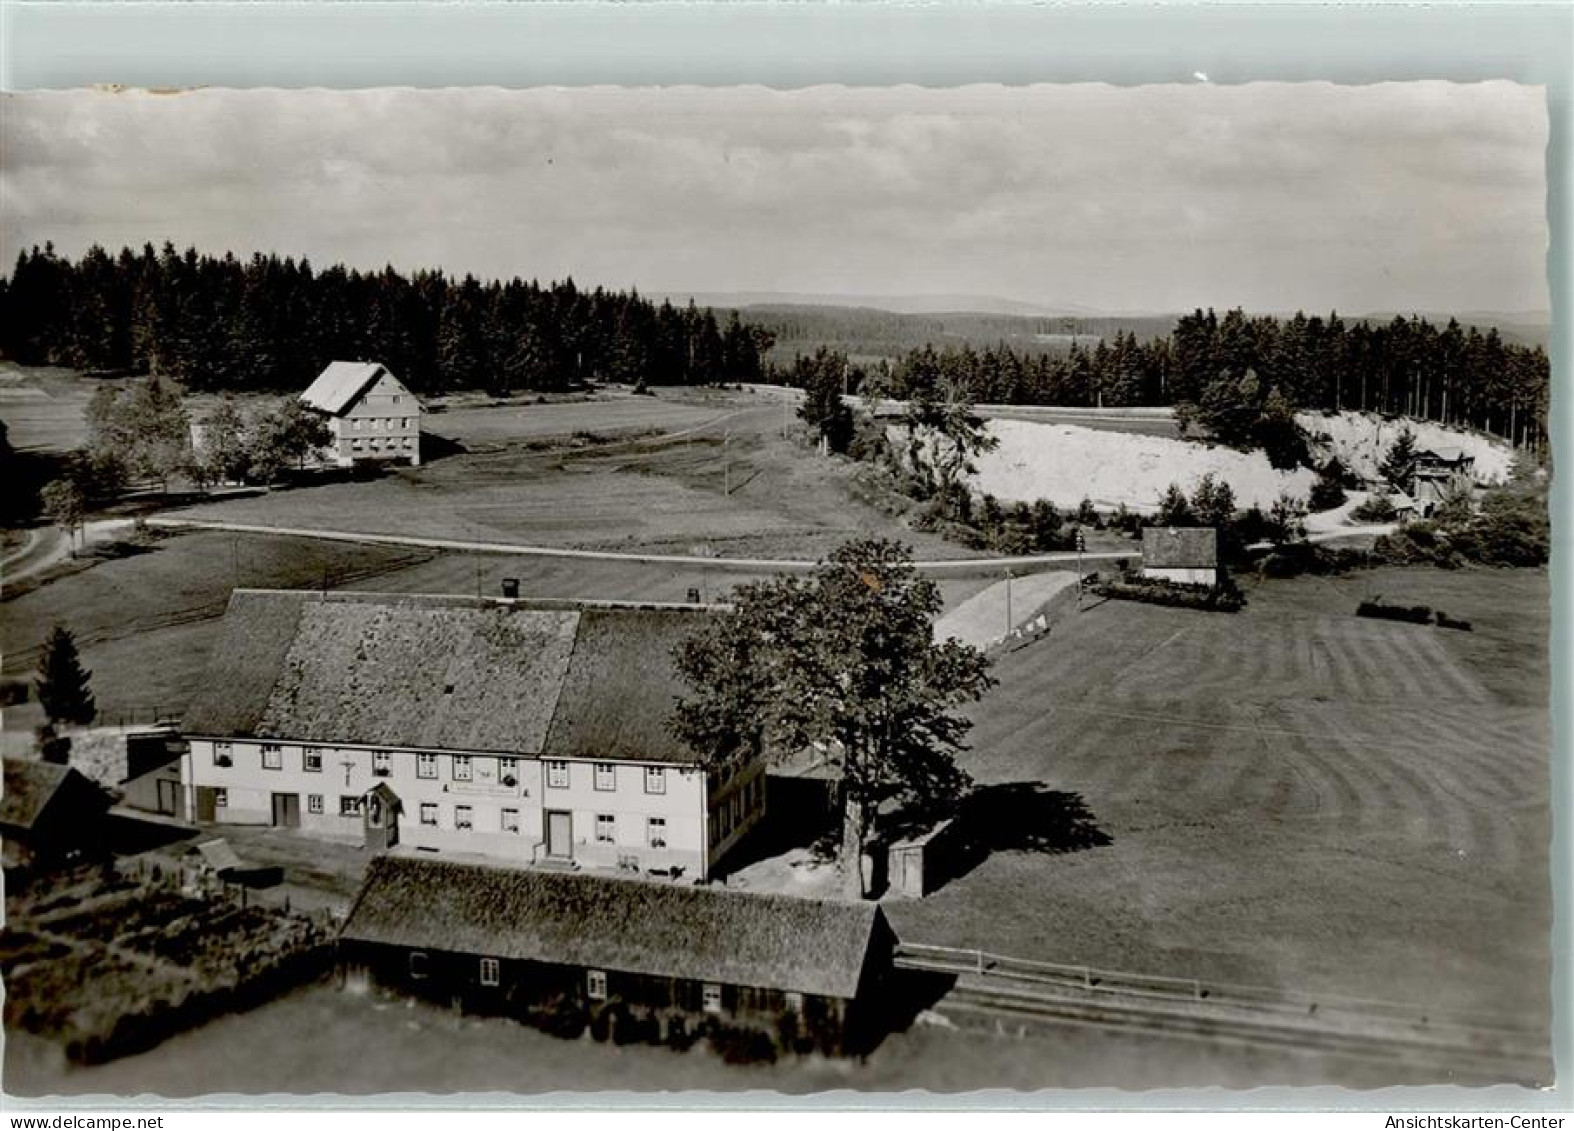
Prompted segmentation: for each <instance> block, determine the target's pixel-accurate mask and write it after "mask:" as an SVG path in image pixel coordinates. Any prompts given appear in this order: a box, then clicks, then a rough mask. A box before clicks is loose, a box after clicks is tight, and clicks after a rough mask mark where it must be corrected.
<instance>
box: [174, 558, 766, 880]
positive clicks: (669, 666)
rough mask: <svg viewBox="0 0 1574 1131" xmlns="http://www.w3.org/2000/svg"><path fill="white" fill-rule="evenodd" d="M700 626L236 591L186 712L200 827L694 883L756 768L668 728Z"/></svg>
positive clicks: (514, 603)
mask: <svg viewBox="0 0 1574 1131" xmlns="http://www.w3.org/2000/svg"><path fill="white" fill-rule="evenodd" d="M718 615H724V614H723V613H721V612H719V611H718V610H717V609H715V608H714V607H709V606H694V605H664V606H663V605H633V604H618V603H614V602H572V601H540V600H528V599H517V598H480V597H451V596H428V595H409V594H388V593H320V592H302V591H279V590H245V589H238V590H236V591H235V592H234V593H233V594H232V596H231V598H230V603H229V607H228V609H227V610H226V612H225V615H224V621H223V626H222V629H221V634H220V639H219V642H218V644H217V646H216V647H215V649H214V651H213V653H212V655H211V657H210V661H209V665H208V669H207V673H206V675H205V677H204V679H203V681H202V685H201V687H200V689H199V690H198V692H197V695H196V697H195V699H194V701H193V703H192V705H191V707H190V708H189V709H188V711H187V713H186V716H185V719H184V723H183V730H184V732H185V735H186V738H187V740H188V743H189V747H190V749H189V752H188V754H187V755H186V760H185V765H184V767H183V771H182V779H183V781H184V783H185V785H186V789H187V793H188V796H187V798H186V812H187V813H189V814H191V815H192V816H193V817H194V818H195V819H196V820H197V821H198V822H199V823H211V824H215V825H223V824H235V823H245V824H264V825H268V824H271V825H276V826H281V827H285V828H298V829H300V830H301V831H302V832H306V833H314V834H317V835H322V836H327V837H335V838H357V839H361V840H362V841H363V842H364V843H365V844H366V845H368V846H369V847H373V848H378V849H381V848H387V847H392V846H395V845H406V846H413V847H417V848H421V849H425V850H428V851H433V852H442V853H464V854H479V855H482V856H488V857H495V858H498V859H501V860H506V861H510V862H514V863H524V864H544V865H552V866H562V867H592V868H604V869H614V870H623V871H627V872H641V873H650V872H653V871H660V872H663V873H665V874H668V875H672V874H681V875H683V876H685V877H687V878H690V879H703V878H705V877H707V876H708V875H710V874H711V872H712V871H713V869H714V868H715V866H716V865H717V863H718V862H719V861H720V860H721V859H722V858H723V857H724V856H725V855H726V853H727V852H728V851H730V850H731V849H732V847H733V846H734V845H736V844H737V843H738V842H739V841H740V840H741V839H742V838H743V836H744V835H745V834H746V833H747V832H748V831H749V830H750V829H751V828H753V827H754V826H755V824H756V823H757V822H758V821H759V820H760V819H761V817H762V816H763V814H764V810H765V778H764V766H763V763H762V762H760V761H755V762H752V763H749V764H740V765H728V766H713V765H706V764H704V762H703V760H702V759H700V758H699V757H698V756H697V755H696V754H695V753H694V752H693V751H691V750H690V749H688V748H687V747H686V746H685V745H684V744H683V743H681V742H679V741H678V739H677V738H676V737H675V736H674V735H673V733H672V731H671V730H670V728H669V727H668V720H669V719H670V717H671V714H672V711H673V707H674V705H675V703H676V701H677V699H678V697H679V696H680V695H681V694H682V693H683V692H684V690H685V689H684V688H683V686H682V684H681V680H680V677H679V676H678V674H677V672H676V671H675V669H674V667H673V659H672V653H673V649H674V648H675V647H676V646H677V644H678V643H679V642H680V641H681V640H683V639H685V638H686V637H687V636H688V635H689V634H691V633H692V632H694V631H696V630H697V629H698V628H700V627H701V626H702V625H703V624H704V623H705V621H706V619H707V618H709V617H713V616H718Z"/></svg>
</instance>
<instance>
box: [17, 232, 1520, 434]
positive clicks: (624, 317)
mask: <svg viewBox="0 0 1574 1131" xmlns="http://www.w3.org/2000/svg"><path fill="white" fill-rule="evenodd" d="M770 347H771V333H770V331H769V330H766V329H764V328H762V327H760V326H758V325H754V324H751V323H749V322H745V321H743V320H742V319H741V318H740V317H739V316H738V314H737V312H736V311H734V312H732V313H731V314H730V315H729V316H728V318H727V320H726V323H725V325H722V324H719V323H718V322H717V319H716V316H715V314H714V313H713V312H712V311H711V310H710V309H708V308H706V309H701V308H696V307H695V306H694V305H693V304H692V303H690V304H689V305H688V306H687V307H684V308H677V307H674V306H672V305H671V303H670V302H663V303H662V304H661V305H660V306H657V305H655V304H654V303H652V302H650V301H648V300H646V299H644V298H642V297H640V295H639V294H638V293H636V292H632V291H630V292H627V293H624V292H612V291H606V290H603V289H601V288H597V289H595V290H593V291H585V290H581V289H580V288H579V287H577V286H576V285H575V284H574V282H573V281H572V280H565V281H563V282H558V283H551V284H546V285H543V284H540V283H537V282H528V283H527V282H524V281H522V280H520V279H518V278H515V279H511V280H509V281H508V282H498V281H491V282H482V281H479V280H477V279H475V278H473V277H470V276H466V277H464V278H463V279H459V280H455V279H451V278H449V277H448V276H446V275H444V274H443V273H442V272H441V271H416V272H414V273H412V274H410V275H408V276H406V275H404V274H401V273H399V272H397V271H395V270H394V269H393V268H391V267H389V268H386V269H384V270H382V271H376V272H362V271H355V270H351V269H348V268H346V267H343V266H337V265H336V266H332V267H328V268H325V269H323V270H321V271H318V270H316V269H314V268H313V267H312V265H311V264H310V263H308V262H307V261H306V260H304V259H302V260H299V261H297V260H293V259H289V258H284V259H281V258H279V257H278V256H264V255H254V256H253V257H252V258H250V259H248V260H245V261H242V260H239V259H237V258H236V257H234V256H233V255H229V254H226V255H224V256H222V257H214V256H210V255H200V254H198V253H197V252H196V251H195V250H187V251H185V252H184V253H182V252H178V251H177V250H176V249H175V248H174V247H173V246H172V245H170V244H165V245H164V247H163V249H162V250H159V251H155V249H154V248H153V247H152V246H151V245H144V247H143V248H142V250H141V251H140V252H136V251H133V250H131V249H130V248H127V249H125V250H123V251H121V252H120V253H119V254H118V255H110V254H109V253H108V252H106V251H104V250H103V249H102V248H98V247H94V248H92V249H90V250H89V251H88V252H86V253H85V254H84V255H83V256H82V257H81V258H80V259H78V260H76V261H72V260H70V259H68V258H64V257H62V256H60V255H57V254H56V253H55V251H54V249H53V248H52V247H50V246H47V245H46V246H45V247H44V248H42V249H38V248H33V249H31V250H29V251H24V252H23V253H22V254H21V255H20V256H19V257H18V259H17V263H16V266H15V269H14V270H13V272H12V274H11V276H10V278H9V279H6V280H4V281H0V350H3V351H4V354H5V356H7V357H9V358H11V359H13V360H15V361H19V362H22V363H24V364H33V365H42V364H52V365H64V366H71V367H74V368H78V369H84V370H98V371H130V372H157V373H160V374H163V375H165V376H169V377H173V378H174V379H176V380H178V381H179V382H181V384H183V385H184V386H185V387H186V388H187V389H190V390H193V391H242V390H254V389H255V390H288V389H296V388H300V387H302V386H303V385H304V384H305V383H306V382H307V381H309V380H310V379H311V377H312V376H314V375H315V374H316V373H317V372H318V371H319V370H320V369H321V368H322V367H323V366H324V365H325V364H326V363H327V362H328V361H330V360H333V359H335V358H347V359H355V358H375V359H377V360H378V361H381V362H383V363H384V364H385V365H387V366H389V367H390V368H391V369H392V370H393V371H394V372H395V373H397V374H399V376H400V377H401V378H402V379H403V380H405V381H406V382H407V383H408V384H409V386H410V387H411V388H412V389H413V390H414V391H416V392H417V393H421V394H427V395H430V394H434V393H443V392H448V391H455V390H472V389H479V390H484V391H487V392H490V393H494V394H506V393H511V392H553V391H561V390H565V389H568V388H572V387H574V386H575V385H577V384H579V383H581V382H583V381H587V380H599V381H615V382H624V383H629V384H639V383H641V382H643V383H645V384H649V385H674V384H710V383H716V382H722V381H727V382H757V381H761V380H780V381H785V382H788V383H795V382H796V381H797V378H796V377H795V369H794V368H791V367H786V368H782V367H776V366H773V365H770V364H767V363H764V362H763V361H762V358H763V357H764V355H765V354H766V352H767V351H768V350H769V349H770ZM1248 375H1249V376H1248ZM886 376H887V385H888V395H891V396H895V397H899V398H902V397H905V396H906V394H907V392H909V391H911V390H913V389H915V388H919V387H924V386H926V385H929V384H932V383H934V382H939V381H952V382H955V383H957V384H958V385H959V387H961V388H964V389H965V390H967V392H968V394H969V395H970V396H971V397H972V399H974V400H975V401H978V402H981V403H996V404H1042V405H1068V406H1098V405H1102V406H1106V407H1117V406H1128V405H1199V406H1202V407H1203V414H1202V418H1203V419H1204V420H1206V419H1207V411H1208V409H1207V406H1209V404H1210V402H1211V403H1212V404H1213V405H1214V407H1215V408H1216V409H1217V412H1218V414H1223V415H1220V416H1219V418H1220V419H1223V418H1224V416H1225V415H1228V414H1229V413H1240V414H1245V415H1247V416H1255V415H1256V414H1260V413H1261V412H1263V411H1269V412H1272V411H1275V410H1281V411H1282V409H1283V407H1284V406H1288V407H1290V408H1292V409H1313V410H1319V409H1322V410H1335V409H1357V410H1370V411H1376V412H1382V413H1388V414H1404V415H1409V416H1413V417H1417V418H1422V419H1427V420H1435V421H1439V422H1442V423H1446V424H1452V425H1459V426H1464V427H1469V428H1475V429H1479V430H1482V431H1485V432H1490V433H1492V434H1495V435H1498V436H1502V437H1505V438H1510V439H1512V440H1513V441H1514V442H1515V443H1516V444H1518V445H1520V446H1521V447H1525V448H1529V449H1531V450H1535V451H1540V450H1543V449H1544V445H1545V442H1546V421H1547V412H1548V407H1549V397H1550V367H1549V364H1548V360H1547V355H1546V353H1545V351H1544V350H1542V349H1541V348H1540V347H1539V346H1536V347H1526V346H1523V345H1518V344H1515V343H1511V342H1505V341H1504V340H1503V339H1502V338H1501V337H1500V336H1499V334H1498V332H1497V330H1496V329H1493V328H1488V329H1486V330H1485V331H1482V330H1480V329H1478V328H1477V327H1475V326H1470V327H1468V328H1467V327H1463V326H1461V325H1460V324H1459V322H1458V321H1457V320H1454V319H1450V320H1449V322H1448V324H1447V325H1446V326H1444V327H1442V328H1441V329H1440V328H1438V327H1437V326H1435V325H1433V324H1432V323H1431V322H1429V321H1427V320H1426V319H1424V318H1421V317H1419V316H1414V315H1413V316H1411V317H1409V318H1403V317H1398V316H1396V317H1394V318H1393V319H1392V320H1391V321H1389V322H1386V323H1369V322H1367V321H1365V320H1352V321H1350V322H1346V321H1345V320H1344V319H1342V318H1340V316H1339V315H1338V314H1330V315H1329V316H1328V317H1326V318H1324V317H1322V316H1317V315H1314V316H1307V315H1304V314H1296V315H1295V316H1294V317H1292V318H1287V319H1286V318H1276V317H1270V316H1251V315H1247V314H1246V313H1244V312H1243V311H1241V310H1239V309H1236V310H1230V311H1228V312H1226V313H1225V314H1224V315H1222V316H1220V315H1218V314H1216V313H1215V312H1214V311H1213V310H1208V311H1206V312H1205V311H1202V310H1197V311H1194V312H1193V313H1191V314H1187V315H1183V316H1181V317H1180V318H1178V319H1177V320H1176V322H1175V325H1174V328H1173V330H1172V331H1171V332H1170V333H1169V334H1168V335H1167V336H1156V337H1153V338H1151V339H1149V340H1146V341H1142V340H1139V339H1138V338H1137V336H1136V335H1135V334H1133V333H1132V332H1130V331H1116V332H1115V333H1114V334H1113V335H1112V336H1110V337H1107V338H1105V339H1103V340H1101V341H1099V342H1098V344H1097V345H1096V346H1095V347H1093V348H1091V349H1089V348H1087V347H1086V346H1083V345H1072V346H1071V347H1070V348H1069V349H1067V350H1065V351H1063V352H1043V351H1038V352H1033V353H1026V352H1018V351H1016V350H1013V349H1012V348H1011V347H1009V346H1006V345H999V346H994V347H990V348H985V349H982V350H980V349H976V348H973V347H972V346H962V347H960V348H955V347H948V348H947V349H945V350H936V349H935V348H934V346H932V345H926V346H924V347H923V348H921V349H915V350H911V351H909V352H907V353H906V354H904V355H903V356H901V357H899V358H897V359H896V360H895V362H894V364H891V365H890V366H889V370H888V373H887V375H886ZM850 378H851V379H850V382H849V388H850V390H851V391H856V388H857V385H858V380H859V371H857V370H850ZM1215 431H1216V432H1217V431H1218V429H1215Z"/></svg>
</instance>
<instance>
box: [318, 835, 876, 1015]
mask: <svg viewBox="0 0 1574 1131" xmlns="http://www.w3.org/2000/svg"><path fill="white" fill-rule="evenodd" d="M877 930H878V931H879V932H880V934H881V936H885V935H888V932H889V927H887V926H886V925H885V923H884V916H883V913H882V912H881V910H880V907H879V905H878V904H874V903H839V902H830V901H824V900H814V899H803V898H799V897H796V896H783V895H761V894H755V893H751V892H740V891H729V890H727V889H725V888H712V887H696V886H693V885H680V884H672V883H653V882H649V881H644V880H633V879H620V878H615V877H610V876H596V875H589V874H586V873H583V872H552V871H528V870H524V869H512V868H506V867H498V866H488V865H480V864H468V863H457V862H453V861H447V860H433V859H431V858H429V857H428V858H422V857H416V856H411V855H404V854H400V853H394V854H387V855H383V856H380V857H377V858H376V859H374V860H373V861H372V863H371V866H370V867H369V868H368V869H367V873H366V879H365V882H364V883H363V884H362V885H361V890H360V893H359V895H357V896H356V900H355V904H354V906H353V907H352V908H351V909H350V914H349V917H348V918H347V919H346V921H345V924H344V928H343V930H342V931H341V932H340V938H341V939H342V940H345V941H349V942H360V943H377V944H382V945H387V946H398V947H408V948H412V949H416V950H438V951H448V952H450V953H458V954H473V955H478V956H486V957H492V958H502V959H514V960H519V961H529V962H542V963H551V964H555V965H561V966H575V967H585V968H589V969H598V970H611V971H620V972H623V973H630V974H645V975H650V976H652V977H667V978H684V979H690V980H694V981H702V982H717V983H724V984H727V985H735V986H754V987H759V988H768V989H777V990H793V991H797V992H799V993H807V994H820V995H826V996H831V997H842V998H852V997H855V996H857V993H858V987H859V981H860V979H861V977H862V974H863V969H864V963H865V958H866V956H867V954H868V951H869V947H870V945H871V942H875V943H880V942H882V941H883V939H882V938H881V937H880V936H877V935H876V932H877Z"/></svg>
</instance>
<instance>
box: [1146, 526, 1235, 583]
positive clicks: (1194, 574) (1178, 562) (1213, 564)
mask: <svg viewBox="0 0 1574 1131" xmlns="http://www.w3.org/2000/svg"><path fill="white" fill-rule="evenodd" d="M1142 576H1143V577H1145V578H1149V579H1151V580H1156V581H1169V582H1173V583H1174V584H1176V585H1196V586H1205V587H1207V588H1210V589H1211V588H1213V587H1214V586H1215V585H1218V584H1219V583H1220V581H1221V579H1222V572H1221V569H1220V565H1219V532H1218V531H1217V530H1215V529H1214V528H1213V527H1211V526H1145V527H1143V528H1142Z"/></svg>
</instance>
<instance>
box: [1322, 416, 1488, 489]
mask: <svg viewBox="0 0 1574 1131" xmlns="http://www.w3.org/2000/svg"><path fill="white" fill-rule="evenodd" d="M1295 419H1296V421H1297V423H1299V424H1300V426H1301V427H1302V428H1304V429H1305V430H1306V434H1307V435H1308V436H1310V437H1311V438H1312V443H1313V447H1314V449H1315V450H1316V452H1317V454H1318V456H1320V457H1321V458H1323V459H1326V458H1327V457H1328V456H1330V455H1336V456H1338V457H1339V460H1340V462H1341V463H1343V464H1344V465H1345V466H1346V467H1348V468H1350V470H1352V471H1353V472H1355V474H1357V475H1360V476H1362V477H1364V478H1367V479H1372V478H1376V476H1377V465H1378V463H1379V462H1381V460H1382V458H1383V456H1384V455H1386V454H1387V452H1388V449H1389V448H1390V447H1391V446H1392V445H1393V442H1394V440H1395V439H1397V438H1398V436H1399V433H1400V432H1402V431H1403V430H1405V429H1406V428H1408V429H1409V430H1410V432H1411V433H1412V434H1413V435H1414V436H1415V439H1416V447H1418V448H1431V447H1451V448H1463V449H1464V450H1465V451H1467V452H1469V453H1470V454H1471V455H1473V456H1475V457H1476V480H1477V482H1479V483H1501V482H1503V481H1504V480H1506V479H1507V478H1508V477H1509V473H1510V471H1511V470H1512V468H1513V464H1514V449H1513V448H1512V447H1510V446H1509V445H1508V444H1506V443H1504V442H1503V441H1501V440H1497V439H1493V438H1491V437H1487V436H1483V435H1481V434H1480V433H1477V432H1466V431H1462V430H1460V429H1458V428H1445V427H1443V426H1442V425H1441V424H1432V423H1428V422H1427V421H1422V420H1409V419H1395V420H1390V419H1387V418H1385V417H1382V416H1379V415H1377V414H1376V413H1370V412H1339V413H1328V414H1326V415H1325V414H1324V413H1321V412H1299V413H1296V416H1295Z"/></svg>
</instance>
